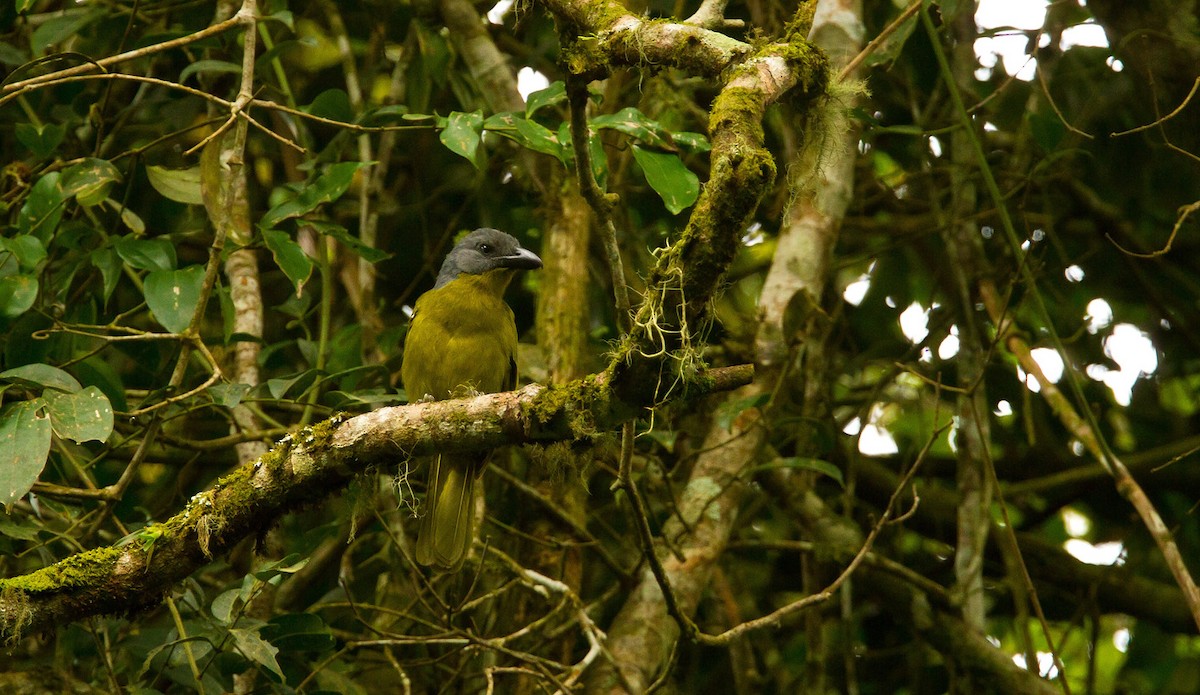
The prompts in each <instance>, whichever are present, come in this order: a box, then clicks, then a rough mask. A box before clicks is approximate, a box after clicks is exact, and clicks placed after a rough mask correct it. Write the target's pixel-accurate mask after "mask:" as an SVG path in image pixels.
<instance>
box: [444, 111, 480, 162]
mask: <svg viewBox="0 0 1200 695" xmlns="http://www.w3.org/2000/svg"><path fill="white" fill-rule="evenodd" d="M441 125H442V132H440V133H438V140H440V141H441V142H442V144H443V145H445V146H446V149H448V150H450V151H451V152H453V153H454V154H457V155H459V156H460V157H462V158H464V159H466V160H467V161H468V162H470V163H471V164H474V165H475V168H479V159H478V155H479V140H480V132H481V131H482V130H483V112H481V111H473V112H471V113H463V112H461V111H452V112H451V113H450V115H449V116H448V117H447V118H446V119H445V122H444V123H443V124H441Z"/></svg>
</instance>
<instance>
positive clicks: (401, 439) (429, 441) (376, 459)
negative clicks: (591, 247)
mask: <svg viewBox="0 0 1200 695" xmlns="http://www.w3.org/2000/svg"><path fill="white" fill-rule="evenodd" d="M752 376H753V368H752V367H750V366H749V365H742V366H738V367H727V368H724V369H715V370H712V371H711V372H709V373H708V374H706V375H704V376H703V377H701V378H698V379H696V380H695V381H693V382H692V383H691V384H690V385H689V393H692V394H697V395H699V394H703V393H708V392H712V391H720V390H728V389H732V388H736V387H738V386H741V385H744V384H746V383H748V382H749V381H750V380H751V378H752ZM613 387H614V384H611V383H610V379H609V377H608V375H607V374H600V375H593V376H590V377H587V378H584V379H580V380H578V381H574V382H571V383H569V384H565V385H562V386H542V385H538V384H532V385H530V386H527V387H525V388H523V389H521V390H519V391H511V392H507V393H496V394H488V395H483V396H477V397H475V398H464V399H458V400H448V401H438V402H433V403H417V404H413V405H407V406H396V407H390V408H381V409H379V410H375V411H372V412H370V413H366V414H364V415H359V416H356V417H351V418H345V417H334V418H331V419H329V420H326V421H324V422H321V423H318V424H316V425H313V426H312V427H306V428H304V429H302V430H300V431H298V432H296V433H294V434H292V435H288V436H287V437H284V438H283V439H282V440H280V441H279V442H278V443H277V444H276V445H275V448H274V449H272V450H271V451H269V452H268V453H266V454H265V455H263V456H262V457H260V458H259V459H258V460H256V461H254V462H253V463H251V464H248V465H246V466H242V467H240V468H238V469H237V470H236V471H234V472H233V473H231V474H229V475H227V476H225V477H224V478H222V479H221V480H219V481H218V482H217V483H216V485H214V486H213V487H212V488H211V489H209V490H206V491H205V492H202V493H200V494H198V495H196V496H195V497H193V498H192V499H191V501H190V502H189V503H188V505H187V507H186V508H185V509H184V510H183V511H182V512H180V513H179V514H177V515H175V516H174V517H172V518H171V519H169V520H167V521H166V522H164V523H161V524H153V525H151V526H148V527H146V528H144V529H142V530H141V531H139V532H137V533H135V534H132V535H131V536H129V537H128V538H126V539H124V540H122V541H121V542H120V543H118V544H117V545H114V546H109V547H104V548H97V549H94V550H90V551H87V552H83V553H79V554H78V555H73V556H71V557H69V558H66V559H65V560H62V561H61V562H57V563H55V564H53V565H50V566H49V567H45V568H43V569H40V570H38V571H36V572H33V573H31V574H27V575H23V576H19V577H13V578H9V579H3V580H0V634H3V635H4V636H5V637H6V638H8V639H16V638H19V637H20V636H21V635H23V634H28V633H29V632H37V631H43V630H49V629H53V628H54V627H55V626H58V625H62V624H64V623H67V622H71V621H74V620H79V619H81V618H85V617H89V616H94V615H105V614H116V613H130V612H135V611H137V610H141V609H144V608H148V607H151V606H153V605H155V604H157V603H158V601H160V600H161V599H162V597H163V596H164V595H165V594H166V592H167V591H169V590H170V589H171V587H173V586H174V585H175V584H177V583H178V582H179V581H181V580H183V579H184V578H186V577H187V576H188V575H190V574H191V573H193V572H195V571H196V570H198V569H199V568H201V567H203V566H204V565H205V564H207V563H208V562H209V560H211V559H212V558H213V557H214V556H217V555H220V554H221V553H224V552H226V551H228V550H229V549H230V548H232V547H233V546H234V545H235V544H236V543H238V542H240V541H241V540H242V539H244V538H247V537H249V536H254V535H261V534H263V533H265V532H266V531H267V530H269V529H270V528H271V526H272V525H274V524H275V523H276V522H278V521H279V519H280V518H281V517H282V516H283V515H284V514H287V513H288V512H290V511H292V510H294V509H297V508H300V507H303V506H306V505H310V504H315V503H317V502H320V501H322V500H323V499H325V498H326V497H328V496H330V495H331V494H334V493H336V492H339V491H341V490H342V489H343V488H345V487H346V485H348V484H349V483H350V481H351V480H352V479H353V477H354V476H355V475H357V474H359V473H361V472H363V471H365V470H368V469H370V468H371V467H374V466H386V465H389V464H392V463H395V462H396V461H397V460H400V459H403V458H405V457H410V456H420V455H423V454H429V453H433V452H435V451H436V452H446V451H467V450H478V449H488V448H494V447H497V446H502V445H505V444H521V443H528V442H551V441H559V440H567V439H583V438H587V437H590V436H593V435H595V434H596V433H598V432H601V431H604V430H607V429H610V428H612V427H615V426H616V425H617V424H619V423H620V422H621V421H623V420H626V419H628V418H630V417H633V416H634V415H636V414H637V413H638V412H640V411H641V408H642V407H643V406H645V405H646V404H645V403H638V402H631V401H626V400H622V399H621V398H620V397H619V396H617V395H616V389H614V388H613Z"/></svg>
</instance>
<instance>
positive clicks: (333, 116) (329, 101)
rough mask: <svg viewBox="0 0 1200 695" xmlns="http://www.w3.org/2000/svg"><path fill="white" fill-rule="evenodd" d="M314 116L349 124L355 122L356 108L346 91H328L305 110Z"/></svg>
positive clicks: (322, 93)
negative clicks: (351, 103)
mask: <svg viewBox="0 0 1200 695" xmlns="http://www.w3.org/2000/svg"><path fill="white" fill-rule="evenodd" d="M304 110H305V111H308V112H309V113H311V114H312V115H314V116H317V117H320V118H328V119H329V120H331V121H341V122H342V123H349V122H351V121H353V120H354V107H353V106H351V105H350V95H348V94H346V90H344V89H326V90H325V91H324V92H321V93H320V94H318V95H317V97H316V98H315V99H313V100H312V103H311V104H309V105H308V106H307V107H305V109H304Z"/></svg>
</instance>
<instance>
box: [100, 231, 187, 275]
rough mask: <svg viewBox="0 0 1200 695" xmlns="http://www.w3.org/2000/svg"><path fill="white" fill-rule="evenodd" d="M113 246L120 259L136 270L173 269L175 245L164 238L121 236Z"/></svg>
mask: <svg viewBox="0 0 1200 695" xmlns="http://www.w3.org/2000/svg"><path fill="white" fill-rule="evenodd" d="M113 247H114V248H115V249H116V250H117V255H118V256H120V257H121V260H123V261H125V262H126V263H128V264H129V265H130V266H131V267H133V268H137V269H138V270H150V271H155V270H174V269H175V245H174V244H172V243H171V242H170V241H168V240H166V239H138V238H137V237H132V236H123V237H120V238H118V239H117V240H116V243H114V244H113Z"/></svg>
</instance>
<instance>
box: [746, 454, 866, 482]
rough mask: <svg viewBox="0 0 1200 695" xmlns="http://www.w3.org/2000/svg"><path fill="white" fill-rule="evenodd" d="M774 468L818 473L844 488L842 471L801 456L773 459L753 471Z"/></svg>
mask: <svg viewBox="0 0 1200 695" xmlns="http://www.w3.org/2000/svg"><path fill="white" fill-rule="evenodd" d="M776 468H793V469H798V470H805V471H813V472H815V473H820V474H821V475H824V476H826V477H829V478H833V480H834V481H835V482H837V484H838V485H841V486H842V487H846V481H845V480H844V479H843V478H842V469H840V468H838V467H837V466H835V465H834V464H832V463H830V462H828V461H822V460H821V459H815V458H807V457H802V456H788V457H786V458H779V459H775V460H774V461H772V462H771V463H768V464H765V465H762V466H755V467H754V469H753V470H755V471H764V470H772V469H776Z"/></svg>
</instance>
